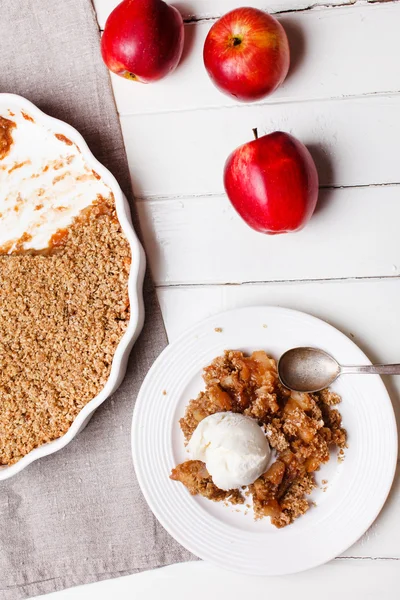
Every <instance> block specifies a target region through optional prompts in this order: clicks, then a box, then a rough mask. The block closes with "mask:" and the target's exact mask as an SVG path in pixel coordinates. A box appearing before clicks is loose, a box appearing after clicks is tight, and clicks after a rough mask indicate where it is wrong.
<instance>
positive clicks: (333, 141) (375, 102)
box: [121, 94, 400, 197]
mask: <svg viewBox="0 0 400 600" xmlns="http://www.w3.org/2000/svg"><path fill="white" fill-rule="evenodd" d="M399 114H400V94H399V95H396V96H393V97H385V98H382V97H375V96H374V97H369V98H368V99H367V98H363V99H354V98H352V99H346V100H337V101H332V100H331V101H326V102H305V103H301V102H300V103H293V104H290V103H289V104H282V105H271V106H268V107H266V106H252V107H249V106H240V107H233V108H225V109H218V110H199V111H196V112H191V111H187V112H179V113H177V112H174V113H169V114H168V115H163V114H154V115H140V116H130V117H122V119H121V122H122V128H123V134H124V139H125V146H126V150H127V154H128V160H129V163H130V165H131V169H132V180H133V186H134V191H135V194H136V196H139V197H143V196H178V195H192V194H198V195H199V194H215V193H221V192H223V182H222V177H223V167H224V163H225V160H226V158H227V157H228V155H229V154H230V153H231V152H232V151H233V150H234V149H235V148H236V147H237V146H239V145H241V144H243V143H245V142H247V141H249V140H251V139H252V135H253V134H252V128H253V127H258V129H259V134H260V135H262V134H264V133H268V132H271V131H275V130H283V131H288V132H289V133H292V134H293V135H295V136H296V137H298V138H299V139H300V140H301V141H302V142H303V143H305V144H306V145H308V146H309V148H310V150H311V153H312V154H313V155H314V158H315V161H316V164H317V167H318V171H319V177H320V184H321V185H323V186H330V185H333V186H353V185H367V184H379V183H389V182H396V183H398V182H399V181H400V170H399V160H398V157H399V155H400V119H399Z"/></svg>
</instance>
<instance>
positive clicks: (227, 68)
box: [203, 8, 290, 102]
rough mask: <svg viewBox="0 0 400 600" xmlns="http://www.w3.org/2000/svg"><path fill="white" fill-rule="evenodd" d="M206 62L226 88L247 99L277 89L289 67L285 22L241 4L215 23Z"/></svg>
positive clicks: (213, 76) (207, 44) (219, 85)
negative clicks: (282, 22) (283, 23)
mask: <svg viewBox="0 0 400 600" xmlns="http://www.w3.org/2000/svg"><path fill="white" fill-rule="evenodd" d="M203 58H204V65H205V67H206V69H207V72H208V74H209V76H210V77H211V80H212V81H213V82H214V84H215V85H216V86H217V88H219V89H220V90H221V91H222V92H224V93H226V94H229V95H231V96H233V97H235V98H237V99H238V100H241V101H243V102H251V101H254V100H259V99H261V98H264V96H266V95H268V94H270V93H271V92H273V91H274V90H276V89H277V87H279V86H280V85H281V83H282V82H283V80H284V79H285V77H286V75H287V72H288V70H289V63H290V52H289V43H288V40H287V37H286V33H285V30H284V29H283V27H282V25H281V24H280V23H279V22H278V21H277V20H276V19H275V18H274V17H271V15H269V14H267V13H265V12H263V11H262V10H258V9H256V8H237V9H235V10H232V11H231V12H229V13H227V14H226V15H224V16H223V17H221V18H220V19H219V20H218V21H217V22H216V23H214V25H213V26H212V27H211V29H210V31H209V33H208V35H207V38H206V41H205V44H204V51H203Z"/></svg>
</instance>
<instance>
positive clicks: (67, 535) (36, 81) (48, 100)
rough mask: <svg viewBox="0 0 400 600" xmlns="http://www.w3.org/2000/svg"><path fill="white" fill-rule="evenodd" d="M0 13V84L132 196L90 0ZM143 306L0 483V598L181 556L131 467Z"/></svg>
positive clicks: (142, 357)
mask: <svg viewBox="0 0 400 600" xmlns="http://www.w3.org/2000/svg"><path fill="white" fill-rule="evenodd" d="M1 9H2V10H1V19H0V91H1V92H12V93H16V94H21V95H22V96H25V97H26V98H28V99H29V100H31V101H32V102H34V103H35V104H37V105H38V106H39V107H40V108H41V109H42V110H44V111H45V112H47V113H49V114H50V115H52V116H55V117H59V118H60V119H63V120H65V121H67V122H68V123H70V124H71V125H73V126H74V127H76V128H77V129H78V130H79V131H80V132H81V133H82V134H83V136H84V137H85V138H86V140H87V142H88V144H89V146H90V147H91V149H92V151H93V152H94V154H95V155H96V156H97V158H98V159H99V160H100V161H101V162H102V163H104V164H105V165H106V166H107V167H108V168H109V169H110V170H111V171H112V172H113V173H114V175H115V176H116V178H117V180H118V181H119V182H120V184H121V186H122V188H123V189H124V191H125V193H126V195H127V197H128V198H129V197H132V194H131V190H130V182H129V172H128V166H127V161H126V156H125V150H124V145H123V141H122V136H121V131H120V125H119V120H118V116H117V113H116V109H115V105H114V100H113V95H112V89H111V86H110V80H109V76H108V73H107V71H106V69H105V67H104V66H103V64H102V61H101V58H100V52H99V31H98V26H97V23H96V19H95V15H94V11H93V8H92V5H91V1H90V0H68V2H66V1H65V0H1ZM134 93H135V85H134V84H132V94H134ZM134 218H135V217H134ZM136 227H137V222H136ZM145 304H146V325H145V328H144V331H143V333H142V335H141V337H140V339H139V341H138V342H137V344H136V346H135V347H134V349H133V352H132V354H131V359H130V363H129V367H128V372H127V375H126V378H125V381H124V382H123V384H122V386H121V387H120V389H119V390H118V391H117V392H116V393H115V394H114V396H113V397H112V398H111V399H109V400H107V401H106V403H105V404H104V405H103V406H102V407H100V408H99V409H98V410H97V411H96V413H95V415H94V416H93V418H92V420H91V422H90V423H89V425H88V427H87V428H86V429H85V430H84V431H83V432H82V433H80V434H79V436H78V437H77V438H76V439H75V440H74V441H73V442H71V444H70V445H69V446H67V447H66V448H64V449H63V450H61V451H60V452H58V453H56V454H54V455H53V456H49V457H47V458H43V459H41V460H40V461H38V462H36V463H34V464H33V465H31V466H29V467H28V468H27V469H26V470H24V471H23V472H22V473H20V474H19V475H17V476H16V477H14V478H12V479H10V480H8V481H5V482H0V598H2V599H3V598H4V599H5V600H15V599H19V598H26V597H32V596H35V595H38V594H44V593H48V592H52V591H56V590H59V589H62V588H65V587H69V586H72V585H78V584H83V583H88V582H92V581H98V580H100V579H106V578H111V577H116V576H118V575H124V574H127V573H134V572H137V571H141V570H144V569H151V568H154V567H158V566H161V565H166V564H170V563H174V562H179V561H184V560H190V559H192V558H193V557H192V556H191V555H190V554H189V553H188V552H186V551H185V550H184V549H183V548H181V547H180V546H179V545H178V544H177V543H176V542H175V541H174V540H173V539H172V538H170V537H169V535H168V534H167V533H166V532H165V530H164V529H163V528H162V527H161V526H160V525H159V523H158V522H157V521H156V519H155V518H154V517H153V515H152V513H151V512H150V510H149V508H148V506H147V504H146V502H145V500H144V498H143V496H142V495H141V492H140V489H139V486H138V483H137V480H136V477H135V474H134V471H133V466H132V460H131V453H130V422H131V415H132V409H133V406H134V402H135V398H136V395H137V392H138V390H139V387H140V385H141V383H142V380H143V378H144V376H145V375H146V373H147V371H148V369H149V367H150V365H151V364H152V363H153V361H154V359H155V358H156V356H157V355H158V354H159V353H160V351H161V350H162V349H163V348H164V346H165V345H166V343H167V339H166V334H165V330H164V326H163V322H162V317H161V314H160V310H159V307H158V304H157V300H156V297H155V294H154V290H153V288H152V285H151V283H150V281H149V280H148V279H147V281H146V285H145Z"/></svg>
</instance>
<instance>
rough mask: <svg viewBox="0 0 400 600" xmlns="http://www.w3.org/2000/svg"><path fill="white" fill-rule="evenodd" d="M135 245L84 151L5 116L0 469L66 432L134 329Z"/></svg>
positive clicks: (0, 163) (27, 121)
mask: <svg viewBox="0 0 400 600" xmlns="http://www.w3.org/2000/svg"><path fill="white" fill-rule="evenodd" d="M130 262H131V256H130V247H129V243H128V241H127V239H126V238H125V235H124V233H123V231H122V229H121V226H120V224H119V221H118V218H117V215H116V209H115V203H114V197H113V194H112V192H111V189H110V188H109V187H108V186H107V185H106V184H105V183H104V182H103V181H102V179H101V177H100V176H99V175H98V174H97V173H96V172H94V171H93V170H92V169H91V168H90V167H89V166H88V165H87V164H86V162H85V160H84V158H83V156H82V154H81V152H80V150H79V148H78V147H77V146H76V145H75V144H74V143H73V142H72V141H71V140H69V139H68V138H67V137H66V136H64V135H63V134H57V133H54V132H52V131H51V130H49V129H46V127H44V126H43V125H41V124H39V123H35V120H34V119H33V118H32V117H31V116H29V115H27V114H26V113H24V112H23V111H15V112H11V111H8V113H7V114H4V113H3V114H2V115H1V116H0V464H1V465H11V464H13V463H15V462H17V461H18V460H19V459H21V458H22V457H23V456H24V455H25V454H27V453H28V452H30V451H31V450H32V449H33V448H35V447H37V446H40V445H42V444H44V443H46V442H50V441H52V440H54V439H56V438H58V437H60V436H62V435H63V434H64V433H66V431H67V430H68V429H69V427H70V425H71V423H72V422H73V420H74V419H75V417H76V416H77V414H78V413H79V411H80V410H81V409H82V408H83V407H84V406H85V405H86V404H87V403H88V402H89V401H90V400H92V399H93V398H94V397H95V396H97V394H98V393H99V392H100V391H101V389H102V388H103V387H104V385H105V383H106V381H107V379H108V377H109V374H110V370H111V363H112V360H113V356H114V353H115V350H116V348H117V346H118V343H119V341H120V340H121V338H122V336H123V334H124V332H125V330H126V328H127V325H128V322H129V316H130V311H129V298H128V287H127V286H128V277H129V269H130Z"/></svg>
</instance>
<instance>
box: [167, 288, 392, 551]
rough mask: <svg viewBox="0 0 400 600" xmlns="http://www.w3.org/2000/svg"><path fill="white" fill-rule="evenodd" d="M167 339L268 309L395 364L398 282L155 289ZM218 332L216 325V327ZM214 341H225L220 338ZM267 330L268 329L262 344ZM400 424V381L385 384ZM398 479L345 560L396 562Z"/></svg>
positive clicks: (387, 380) (372, 357)
mask: <svg viewBox="0 0 400 600" xmlns="http://www.w3.org/2000/svg"><path fill="white" fill-rule="evenodd" d="M158 296H159V300H160V304H161V307H162V311H163V315H164V320H165V324H166V328H167V333H168V337H169V339H170V341H173V340H174V339H176V337H177V336H179V335H180V334H181V333H183V332H184V331H186V330H187V329H188V328H189V327H191V326H192V325H193V324H194V323H196V322H198V321H200V320H202V319H204V318H206V317H208V316H210V315H213V314H217V313H219V312H221V311H224V310H229V309H232V308H238V307H242V306H249V305H262V304H270V305H277V306H283V307H287V308H295V309H297V310H301V311H304V312H307V313H310V314H313V315H315V316H317V317H319V318H322V319H324V320H326V321H328V322H330V323H331V324H332V325H334V326H335V327H337V328H338V329H340V330H341V331H343V333H345V334H346V335H348V336H350V337H351V338H352V339H354V341H355V342H356V343H357V344H358V345H359V346H360V347H361V348H362V349H363V350H364V351H365V352H366V353H367V354H368V356H369V357H370V359H371V360H372V361H374V362H383V363H385V362H386V363H389V362H397V361H398V358H399V345H398V340H399V338H400V321H399V318H398V313H399V303H398V298H399V297H400V280H398V279H396V280H386V281H360V282H324V283H307V284H306V283H299V284H269V285H241V286H211V287H201V286H199V287H194V288H187V287H186V288H185V287H176V288H174V287H170V288H160V289H158ZM215 326H216V327H217V326H218V320H217V319H216V321H215ZM216 335H223V332H222V334H221V333H218V334H216ZM267 341H268V328H267V329H266V344H267ZM385 383H386V385H387V388H388V390H389V393H390V395H391V398H392V401H393V405H394V407H395V411H396V413H397V418H398V423H400V404H399V401H400V378H399V377H397V378H396V377H392V378H389V377H387V378H385ZM399 535H400V474H399V473H398V474H397V476H396V479H395V483H394V486H393V488H392V491H391V494H390V496H389V499H388V501H387V503H386V504H385V507H384V509H383V510H382V512H381V514H380V516H379V517H378V519H377V520H376V521H375V523H374V524H373V525H372V527H371V528H370V529H369V531H368V532H367V533H366V534H365V535H364V536H363V537H362V538H361V539H360V540H359V541H358V542H357V543H356V544H355V545H354V546H353V547H352V548H350V549H349V550H347V551H346V552H345V553H344V556H356V557H365V556H372V557H398V558H400V546H399V544H398V539H399Z"/></svg>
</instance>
